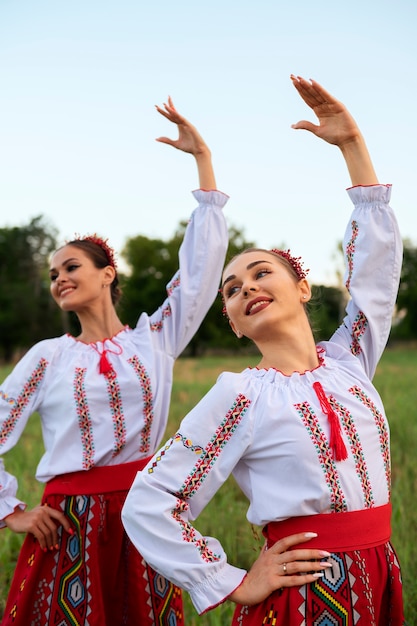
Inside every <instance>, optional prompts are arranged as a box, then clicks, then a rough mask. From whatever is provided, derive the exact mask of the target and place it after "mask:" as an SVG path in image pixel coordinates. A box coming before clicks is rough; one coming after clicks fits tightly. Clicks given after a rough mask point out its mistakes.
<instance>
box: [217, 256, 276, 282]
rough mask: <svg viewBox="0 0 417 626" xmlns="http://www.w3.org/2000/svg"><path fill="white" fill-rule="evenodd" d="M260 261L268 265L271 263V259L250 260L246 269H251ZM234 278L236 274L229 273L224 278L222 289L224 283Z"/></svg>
mask: <svg viewBox="0 0 417 626" xmlns="http://www.w3.org/2000/svg"><path fill="white" fill-rule="evenodd" d="M261 263H268V265H272V263H271V261H262V260H261V261H252V263H249V265H247V266H246V269H247V270H251V269H252V268H253V267H256V265H260V264H261ZM235 278H236V274H230V276H228V277H227V278H225V279H224V281H223V284H222V289H224V286H225V285H226V283H229V282H230V281H231V280H234V279H235Z"/></svg>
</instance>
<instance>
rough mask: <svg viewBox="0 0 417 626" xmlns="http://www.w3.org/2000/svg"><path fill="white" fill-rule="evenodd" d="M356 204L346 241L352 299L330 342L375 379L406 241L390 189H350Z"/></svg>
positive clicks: (347, 269)
mask: <svg viewBox="0 0 417 626" xmlns="http://www.w3.org/2000/svg"><path fill="white" fill-rule="evenodd" d="M348 193H349V196H350V198H351V200H352V202H353V203H354V205H355V206H354V210H353V213H352V216H351V218H350V221H349V224H348V227H347V229H346V233H345V236H344V240H343V249H344V254H345V260H346V270H345V276H344V281H345V285H346V288H347V290H348V292H349V295H350V299H349V301H348V304H347V307H346V316H345V318H344V320H343V324H342V325H341V327H340V328H339V329H338V330H337V331H336V333H335V334H334V335H333V337H332V338H331V341H332V342H335V343H337V344H339V345H343V346H344V347H347V348H348V349H349V350H350V351H351V352H352V354H354V355H355V356H357V357H358V358H359V359H360V361H361V362H362V366H363V367H364V369H365V372H366V373H367V375H368V377H369V378H371V379H372V377H373V375H374V373H375V369H376V366H377V364H378V361H379V359H380V357H381V355H382V352H383V350H384V348H385V345H386V343H387V340H388V336H389V332H390V329H391V323H392V316H393V312H394V306H395V302H396V298H397V293H398V286H399V281H400V273H401V263H402V251H403V246H402V240H401V236H400V232H399V229H398V224H397V220H396V218H395V215H394V213H393V210H392V208H391V207H390V205H389V201H390V198H391V186H390V185H371V186H358V187H352V188H351V189H348Z"/></svg>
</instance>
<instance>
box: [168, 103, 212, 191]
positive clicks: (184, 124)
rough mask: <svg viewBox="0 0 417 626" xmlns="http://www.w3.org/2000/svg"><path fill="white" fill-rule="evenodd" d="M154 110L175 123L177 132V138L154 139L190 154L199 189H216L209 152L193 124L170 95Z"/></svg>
mask: <svg viewBox="0 0 417 626" xmlns="http://www.w3.org/2000/svg"><path fill="white" fill-rule="evenodd" d="M156 110H157V111H158V112H159V113H160V114H161V115H163V116H164V117H166V118H167V119H168V120H169V121H170V122H172V123H173V124H176V125H177V127H178V133H179V134H178V139H175V140H174V139H170V138H169V137H158V138H157V140H156V141H160V142H161V143H167V144H168V145H169V146H173V147H174V148H177V149H178V150H182V151H183V152H188V153H189V154H192V155H193V156H194V158H195V160H196V163H197V169H198V177H199V185H200V189H205V190H207V191H211V190H214V189H216V179H215V176H214V170H213V164H212V159H211V152H210V150H209V147H208V146H207V144H206V142H205V141H204V139H203V138H202V136H201V135H200V133H199V132H198V130H197V129H196V128H195V126H193V125H192V124H190V122H189V121H188V120H186V119H185V117H183V116H182V115H180V114H179V113H178V111H177V110H176V108H175V106H174V103H173V102H172V99H171V97H170V96H169V97H168V104H167V103H164V105H163V108H162V107H159V106H156Z"/></svg>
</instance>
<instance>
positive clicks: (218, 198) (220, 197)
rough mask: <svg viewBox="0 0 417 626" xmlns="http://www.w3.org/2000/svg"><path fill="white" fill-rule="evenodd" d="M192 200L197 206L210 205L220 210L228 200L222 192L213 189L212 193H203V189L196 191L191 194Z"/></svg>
mask: <svg viewBox="0 0 417 626" xmlns="http://www.w3.org/2000/svg"><path fill="white" fill-rule="evenodd" d="M192 194H193V196H194V198H195V199H196V200H197V202H198V203H199V204H212V205H214V206H218V207H220V208H221V209H222V208H223V207H224V205H225V204H226V202H227V201H228V199H229V196H228V195H226V194H225V193H223V192H222V191H217V190H215V189H213V190H212V191H205V190H204V189H196V190H195V191H193V192H192Z"/></svg>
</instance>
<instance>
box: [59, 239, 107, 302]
mask: <svg viewBox="0 0 417 626" xmlns="http://www.w3.org/2000/svg"><path fill="white" fill-rule="evenodd" d="M49 276H50V279H51V294H52V297H53V299H54V300H55V302H56V303H57V304H58V306H59V307H60V308H61V309H62V310H64V311H75V312H77V311H80V310H82V309H83V308H86V307H89V306H91V305H92V304H93V303H95V302H98V301H100V299H101V298H103V296H104V293H105V292H108V289H104V287H106V286H108V285H109V284H110V283H111V280H112V279H113V278H112V276H113V277H114V272H113V269H112V268H111V267H105V268H103V269H99V268H97V267H95V265H94V263H93V261H92V260H91V259H90V257H89V256H88V255H87V254H86V253H85V252H84V251H83V250H81V249H80V248H78V247H76V246H71V245H67V246H64V247H63V248H60V249H59V250H57V251H56V252H55V254H54V255H53V257H52V259H51V265H50V269H49Z"/></svg>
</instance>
